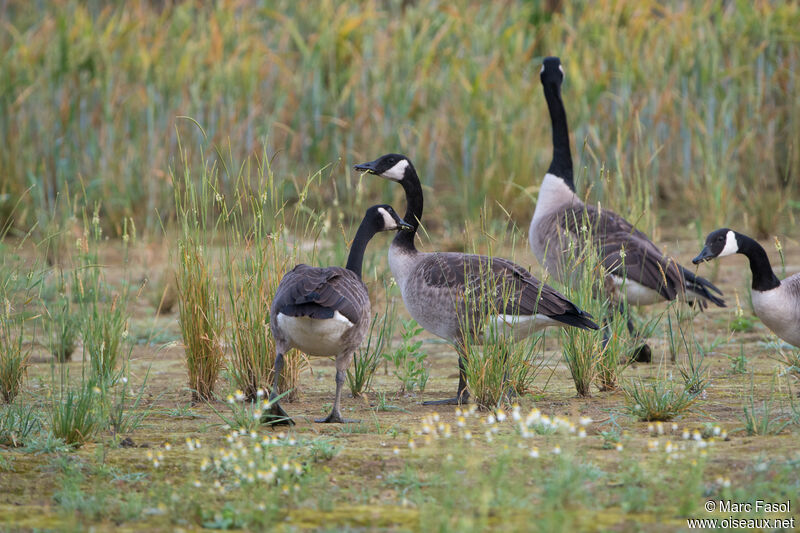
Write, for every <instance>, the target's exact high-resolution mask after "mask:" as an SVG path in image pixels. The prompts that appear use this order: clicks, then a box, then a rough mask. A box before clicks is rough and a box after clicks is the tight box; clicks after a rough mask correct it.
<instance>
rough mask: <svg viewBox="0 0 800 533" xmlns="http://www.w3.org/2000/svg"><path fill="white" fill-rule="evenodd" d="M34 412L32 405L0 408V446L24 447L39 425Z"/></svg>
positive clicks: (34, 408) (34, 407)
mask: <svg viewBox="0 0 800 533" xmlns="http://www.w3.org/2000/svg"><path fill="white" fill-rule="evenodd" d="M36 412H37V409H36V406H34V405H21V404H14V405H9V406H7V407H5V408H0V446H8V447H11V448H16V447H19V446H24V445H25V442H26V441H27V440H28V438H29V437H31V436H32V435H33V433H34V432H35V431H36V430H37V429H38V428H39V426H40V425H41V424H40V423H39V418H38V417H37V416H36Z"/></svg>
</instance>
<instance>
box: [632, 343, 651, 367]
mask: <svg viewBox="0 0 800 533" xmlns="http://www.w3.org/2000/svg"><path fill="white" fill-rule="evenodd" d="M630 360H631V361H634V362H636V363H649V362H651V361H652V360H653V352H652V351H651V350H650V346H648V345H647V344H642V345H641V346H639V347H638V348H635V349H634V350H633V351H632V352H631V355H630Z"/></svg>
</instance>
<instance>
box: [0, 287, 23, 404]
mask: <svg viewBox="0 0 800 533" xmlns="http://www.w3.org/2000/svg"><path fill="white" fill-rule="evenodd" d="M22 328H23V324H22V320H21V319H20V318H17V317H15V316H14V315H13V314H12V312H11V303H10V302H9V301H8V300H6V301H5V305H4V311H3V314H2V315H0V396H2V397H3V401H4V402H6V403H11V402H13V401H14V398H16V397H17V394H19V391H20V388H22V381H23V379H24V378H25V375H26V374H27V372H28V360H29V357H30V349H27V350H26V349H24V348H23V344H22Z"/></svg>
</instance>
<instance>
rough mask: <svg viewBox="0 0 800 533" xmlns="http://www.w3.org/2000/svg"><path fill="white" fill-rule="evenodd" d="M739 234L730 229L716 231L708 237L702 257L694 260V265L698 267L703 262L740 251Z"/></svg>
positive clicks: (701, 253)
mask: <svg viewBox="0 0 800 533" xmlns="http://www.w3.org/2000/svg"><path fill="white" fill-rule="evenodd" d="M737 235H738V234H737V233H736V232H735V231H733V230H730V229H728V228H722V229H718V230H714V231H712V232H711V233H709V234H708V237H706V244H705V246H704V247H703V250H702V251H701V252H700V255H698V256H697V257H695V258H694V259H692V263H694V264H695V265H698V264H700V263H702V262H703V261H710V260H712V259H714V258H716V257H725V256H726V255H731V254H735V253H737V252H738V251H739V240H738V238H737Z"/></svg>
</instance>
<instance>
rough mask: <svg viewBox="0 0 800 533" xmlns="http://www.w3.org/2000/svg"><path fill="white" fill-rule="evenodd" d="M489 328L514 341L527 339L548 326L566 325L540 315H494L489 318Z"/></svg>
mask: <svg viewBox="0 0 800 533" xmlns="http://www.w3.org/2000/svg"><path fill="white" fill-rule="evenodd" d="M489 320H490V324H489V326H490V327H492V328H497V331H498V333H501V334H503V335H509V334H510V335H511V336H513V338H514V340H520V339H524V338H526V337H529V336H530V335H532V334H533V333H534V332H536V331H541V330H543V329H544V328H547V327H550V326H566V324H564V323H562V322H559V321H558V320H553V319H552V318H550V317H549V316H547V315H543V314H541V313H539V314H536V315H525V316H519V315H496V316H493V317H491V318H490V319H489Z"/></svg>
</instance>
